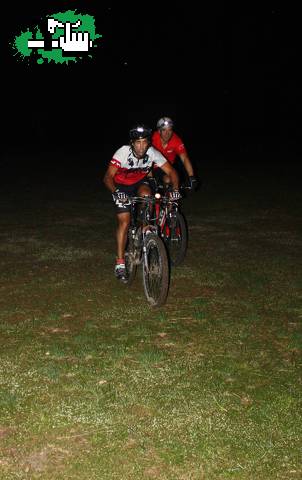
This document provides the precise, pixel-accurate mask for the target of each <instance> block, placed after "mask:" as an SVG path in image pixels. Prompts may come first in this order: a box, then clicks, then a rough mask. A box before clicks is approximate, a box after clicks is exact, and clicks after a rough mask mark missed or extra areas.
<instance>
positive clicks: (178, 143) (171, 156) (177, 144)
mask: <svg viewBox="0 0 302 480" xmlns="http://www.w3.org/2000/svg"><path fill="white" fill-rule="evenodd" d="M152 145H153V146H154V147H155V148H157V150H159V151H160V152H161V153H162V154H163V155H164V156H165V157H166V159H167V160H169V162H170V163H172V164H173V163H174V162H175V159H176V155H179V154H180V153H187V152H186V147H185V146H184V143H183V141H182V139H181V138H180V137H179V136H178V135H176V133H175V132H173V134H172V137H171V138H170V140H169V141H168V143H167V145H166V146H165V147H163V145H162V143H161V137H160V134H159V132H158V131H156V132H154V133H153V136H152Z"/></svg>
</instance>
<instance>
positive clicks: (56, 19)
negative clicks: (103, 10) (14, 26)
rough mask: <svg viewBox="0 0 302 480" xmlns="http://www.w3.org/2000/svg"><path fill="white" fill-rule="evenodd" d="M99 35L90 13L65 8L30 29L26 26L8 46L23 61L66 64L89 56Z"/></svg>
mask: <svg viewBox="0 0 302 480" xmlns="http://www.w3.org/2000/svg"><path fill="white" fill-rule="evenodd" d="M101 37H102V35H100V34H97V33H96V28H95V20H94V17H93V16H91V15H87V14H85V15H83V14H81V13H78V12H77V11H76V10H68V11H66V12H58V13H53V14H51V15H47V17H46V19H43V20H42V21H41V24H40V25H36V26H35V27H34V28H33V29H32V31H31V30H30V29H29V28H27V30H26V32H22V33H21V34H20V35H18V36H16V37H15V39H14V41H13V42H12V47H13V50H14V55H16V56H17V58H18V59H21V60H23V61H24V60H25V61H28V62H29V61H30V60H31V59H33V60H34V61H36V62H37V63H43V62H45V61H47V62H48V63H49V62H51V61H53V62H55V63H67V64H68V62H77V61H79V60H82V59H83V58H84V57H85V56H86V57H90V58H92V56H93V49H94V48H95V47H97V42H98V41H99V39H100V38H101Z"/></svg>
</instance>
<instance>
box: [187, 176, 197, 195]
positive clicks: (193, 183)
mask: <svg viewBox="0 0 302 480" xmlns="http://www.w3.org/2000/svg"><path fill="white" fill-rule="evenodd" d="M197 185H198V182H197V178H196V177H194V175H191V176H190V177H189V187H190V190H193V191H195V190H196V188H197Z"/></svg>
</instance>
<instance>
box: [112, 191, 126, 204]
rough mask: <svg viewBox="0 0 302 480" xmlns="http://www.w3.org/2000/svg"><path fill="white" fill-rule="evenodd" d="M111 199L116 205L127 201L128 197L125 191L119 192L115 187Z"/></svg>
mask: <svg viewBox="0 0 302 480" xmlns="http://www.w3.org/2000/svg"><path fill="white" fill-rule="evenodd" d="M112 198H113V201H114V203H115V204H116V205H119V204H121V203H122V204H124V203H128V202H129V197H128V195H126V193H125V192H120V191H119V189H118V188H117V189H116V190H115V191H114V192H113V194H112Z"/></svg>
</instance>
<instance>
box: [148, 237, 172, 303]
mask: <svg viewBox="0 0 302 480" xmlns="http://www.w3.org/2000/svg"><path fill="white" fill-rule="evenodd" d="M144 249H145V251H144V260H143V283H144V291H145V295H146V298H147V300H148V302H149V303H150V305H152V306H153V307H160V306H161V305H163V304H164V303H165V302H166V300H167V295H168V290H169V280H170V278H169V262H168V257H167V253H166V249H165V246H164V244H163V242H162V240H161V239H160V238H159V237H158V236H157V235H156V234H155V233H149V234H148V235H147V236H146V237H145V241H144Z"/></svg>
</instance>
